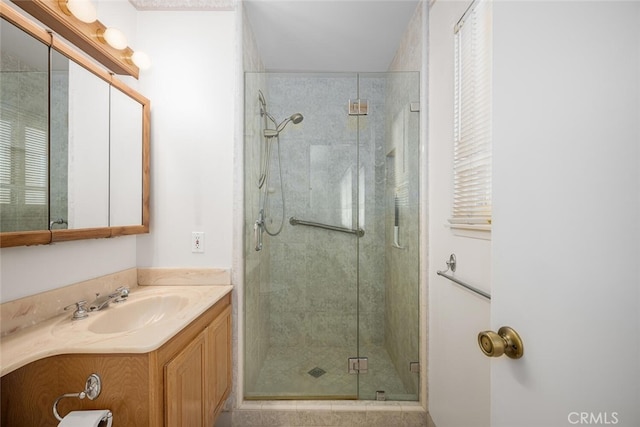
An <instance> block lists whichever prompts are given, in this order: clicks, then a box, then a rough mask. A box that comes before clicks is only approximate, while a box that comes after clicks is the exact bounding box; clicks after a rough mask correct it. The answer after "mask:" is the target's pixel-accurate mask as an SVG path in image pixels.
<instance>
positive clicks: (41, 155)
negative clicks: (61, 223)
mask: <svg viewBox="0 0 640 427" xmlns="http://www.w3.org/2000/svg"><path fill="white" fill-rule="evenodd" d="M10 113H11V111H10V110H9V109H4V110H3V117H5V116H9V118H13V120H0V203H1V204H6V205H14V206H24V205H38V206H45V205H46V203H47V191H48V188H47V178H48V176H47V175H48V171H47V161H48V159H47V157H48V153H47V143H48V141H47V131H46V122H43V118H41V117H40V118H38V117H29V116H27V115H19V114H18V115H13V116H12V115H11V114H10ZM31 124H33V126H31ZM12 177H13V178H12Z"/></svg>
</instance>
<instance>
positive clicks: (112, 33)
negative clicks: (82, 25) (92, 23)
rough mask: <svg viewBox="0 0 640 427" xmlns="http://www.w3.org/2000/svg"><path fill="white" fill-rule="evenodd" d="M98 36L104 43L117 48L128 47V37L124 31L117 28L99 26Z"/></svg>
mask: <svg viewBox="0 0 640 427" xmlns="http://www.w3.org/2000/svg"><path fill="white" fill-rule="evenodd" d="M96 37H98V40H100V41H101V42H102V43H107V44H108V45H109V46H111V47H112V48H114V49H117V50H122V49H125V48H126V47H127V38H126V37H125V35H124V33H123V32H122V31H120V30H118V29H117V28H113V27H109V28H105V29H103V28H99V29H98V31H96Z"/></svg>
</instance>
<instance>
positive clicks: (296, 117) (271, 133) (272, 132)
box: [264, 113, 304, 138]
mask: <svg viewBox="0 0 640 427" xmlns="http://www.w3.org/2000/svg"><path fill="white" fill-rule="evenodd" d="M269 117H271V116H269ZM303 119H304V117H303V116H302V114H300V113H295V114H292V115H291V116H290V117H287V118H286V119H284V120H283V121H282V122H280V124H279V125H277V126H276V128H275V129H265V130H264V136H265V138H274V137H276V136H279V135H280V132H282V130H283V129H284V128H285V127H286V126H287V124H289V122H293V124H294V125H297V124H298V123H300V122H301V121H302V120H303ZM272 120H273V118H272ZM274 123H275V121H274Z"/></svg>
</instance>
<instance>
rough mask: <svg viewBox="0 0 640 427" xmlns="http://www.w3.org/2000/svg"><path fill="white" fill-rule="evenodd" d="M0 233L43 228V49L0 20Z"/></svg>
mask: <svg viewBox="0 0 640 427" xmlns="http://www.w3.org/2000/svg"><path fill="white" fill-rule="evenodd" d="M0 39H1V40H2V50H1V58H0V103H1V106H0V210H1V212H2V215H0V232H7V231H18V230H20V231H23V230H25V231H33V230H47V229H48V225H49V224H48V220H49V218H48V206H47V196H48V194H47V188H48V182H47V176H48V171H47V145H48V137H47V129H48V123H47V120H48V115H47V105H48V103H47V98H48V95H47V94H48V53H47V51H48V48H47V46H46V45H44V44H43V43H41V42H40V41H38V40H37V39H35V38H34V37H32V36H30V35H29V34H26V33H24V32H23V31H22V30H21V29H19V28H17V27H15V26H14V25H12V24H10V23H8V22H7V21H5V20H0Z"/></svg>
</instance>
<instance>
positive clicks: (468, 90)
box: [449, 0, 492, 230]
mask: <svg viewBox="0 0 640 427" xmlns="http://www.w3.org/2000/svg"><path fill="white" fill-rule="evenodd" d="M454 31H455V37H454V38H455V77H454V80H455V100H454V131H453V135H454V150H453V187H454V192H453V193H454V194H453V212H452V217H451V219H450V220H449V221H450V223H451V226H452V227H455V228H475V229H482V230H490V228H491V60H492V58H491V44H492V41H491V2H490V1H488V0H476V1H474V2H473V3H472V4H471V6H470V7H469V9H467V11H466V12H465V14H464V15H463V16H462V18H461V19H460V21H458V23H457V24H456V26H455V29H454Z"/></svg>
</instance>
